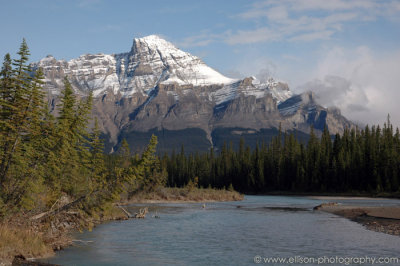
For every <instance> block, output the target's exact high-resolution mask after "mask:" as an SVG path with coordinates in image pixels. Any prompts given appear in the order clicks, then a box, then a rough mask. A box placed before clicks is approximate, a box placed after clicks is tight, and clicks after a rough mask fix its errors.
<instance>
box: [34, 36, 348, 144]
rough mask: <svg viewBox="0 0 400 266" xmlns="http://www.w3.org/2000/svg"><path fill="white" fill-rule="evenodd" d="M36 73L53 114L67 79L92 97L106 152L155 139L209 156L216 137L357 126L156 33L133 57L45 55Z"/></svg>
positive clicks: (138, 42)
mask: <svg viewBox="0 0 400 266" xmlns="http://www.w3.org/2000/svg"><path fill="white" fill-rule="evenodd" d="M33 67H34V68H38V67H41V68H43V70H44V74H45V77H46V79H45V82H46V84H45V87H46V88H47V89H48V95H49V100H50V102H51V103H52V106H53V108H55V106H56V102H57V100H58V95H60V91H61V89H62V87H63V85H62V80H63V79H64V77H66V76H67V77H68V78H69V80H70V81H71V83H72V85H73V88H74V90H75V92H76V94H77V95H80V96H82V97H84V96H85V95H87V94H88V93H89V92H90V91H92V92H93V94H94V97H95V98H94V110H93V114H94V115H95V116H96V117H98V119H99V121H100V122H101V127H102V130H103V132H104V136H105V137H106V139H107V141H108V145H107V151H112V150H113V149H114V150H115V148H117V147H118V143H119V142H120V141H121V139H122V138H127V139H128V140H129V141H130V143H131V144H132V146H133V147H134V148H135V149H141V148H142V146H143V145H144V143H145V141H144V140H145V139H146V138H148V137H149V136H150V134H152V133H154V134H157V135H158V136H159V139H160V141H161V143H160V146H161V147H164V150H171V149H172V148H174V149H178V148H179V146H180V144H179V143H186V144H187V145H189V146H191V147H192V150H198V149H201V150H205V149H206V147H210V146H211V145H214V144H215V143H214V142H215V140H216V139H220V138H219V135H218V134H220V133H218V132H223V134H224V136H229V135H231V136H232V138H236V137H237V136H240V135H243V136H246V138H247V139H250V137H249V134H250V135H251V134H253V135H254V134H256V135H257V136H260V137H259V138H261V139H262V138H263V137H262V135H263V134H261V135H260V132H267V131H268V130H269V129H271V130H272V129H274V128H275V129H276V128H278V127H279V126H281V127H282V129H284V130H300V131H302V132H308V130H309V127H310V125H313V126H314V127H315V128H316V129H319V130H321V129H323V127H324V126H325V125H327V126H328V127H329V130H330V131H331V132H332V133H337V132H341V131H343V129H344V128H345V127H351V126H352V123H350V122H349V121H347V120H346V119H345V118H344V117H342V116H341V115H340V113H338V112H337V111H331V110H328V109H326V108H323V107H322V106H320V105H318V104H317V103H316V102H315V99H314V97H313V95H312V94H310V93H305V94H303V95H293V93H292V92H291V91H290V90H289V88H288V85H287V84H285V83H283V82H278V81H275V80H274V79H272V78H271V79H269V80H268V81H267V82H260V81H258V80H257V79H255V78H253V77H249V78H245V79H243V80H234V79H230V78H228V77H225V76H223V75H222V74H220V73H218V72H217V71H215V70H214V69H212V68H210V67H208V66H207V65H206V64H205V63H204V62H203V61H202V60H201V59H199V58H198V57H196V56H193V55H191V54H189V53H186V52H183V51H181V50H179V49H178V48H176V47H175V46H174V45H173V44H171V43H169V42H167V41H165V40H163V39H161V38H159V37H158V36H155V35H151V36H147V37H144V38H139V39H134V41H133V45H132V48H131V50H130V51H129V52H127V53H120V54H112V55H106V54H96V55H90V54H86V55H82V56H80V57H79V58H77V59H72V60H70V61H65V60H56V59H55V58H54V57H52V56H47V57H46V58H44V59H42V60H40V61H39V62H38V63H35V64H33ZM266 130H267V131H266ZM249 132H250V133H249ZM251 132H253V133H251ZM268 132H269V131H268ZM271 132H272V131H271ZM221 134H222V133H221ZM267 135H268V136H269V135H270V133H267ZM140 139H143V141H140ZM193 139H196V143H199V144H198V145H197V144H196V143H193V141H192V140H193ZM226 140H228V141H229V137H227V138H226ZM142 142H143V143H142ZM218 143H219V142H218ZM216 145H219V144H216Z"/></svg>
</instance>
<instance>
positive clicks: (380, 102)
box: [302, 47, 400, 126]
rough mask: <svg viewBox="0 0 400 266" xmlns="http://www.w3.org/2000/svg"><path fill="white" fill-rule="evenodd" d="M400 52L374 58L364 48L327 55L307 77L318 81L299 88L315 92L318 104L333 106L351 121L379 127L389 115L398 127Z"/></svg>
mask: <svg viewBox="0 0 400 266" xmlns="http://www.w3.org/2000/svg"><path fill="white" fill-rule="evenodd" d="M398 69H400V50H398V51H396V52H394V53H391V54H386V55H385V56H382V55H381V56H377V55H374V54H373V53H372V52H371V51H370V50H369V49H368V48H367V47H358V48H357V49H355V50H346V49H343V48H340V47H337V48H334V49H331V50H330V51H328V52H327V53H326V56H324V57H323V58H322V59H321V60H320V62H319V63H318V65H317V66H316V68H315V70H314V71H313V72H311V73H310V77H316V78H317V79H316V80H314V81H312V82H309V83H307V84H305V85H304V86H302V88H303V90H307V89H311V90H313V91H315V92H316V94H317V96H318V97H319V101H320V102H321V104H324V105H325V106H330V105H334V106H337V107H339V108H340V109H341V110H342V113H343V114H344V115H345V116H346V117H348V118H349V119H352V120H354V121H361V122H363V123H370V124H371V123H373V124H377V123H380V124H381V123H382V122H383V121H384V120H385V118H386V115H387V114H388V113H389V114H390V115H391V117H392V120H393V122H394V123H395V124H396V125H397V126H400V114H399V112H398V109H399V105H398V100H399V99H400V89H399V84H400V75H399V74H398Z"/></svg>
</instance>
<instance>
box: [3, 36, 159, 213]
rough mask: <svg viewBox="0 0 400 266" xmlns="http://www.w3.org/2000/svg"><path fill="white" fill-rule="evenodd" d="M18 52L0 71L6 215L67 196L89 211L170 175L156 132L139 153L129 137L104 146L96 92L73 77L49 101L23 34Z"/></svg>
mask: <svg viewBox="0 0 400 266" xmlns="http://www.w3.org/2000/svg"><path fill="white" fill-rule="evenodd" d="M18 56H19V58H18V59H14V60H13V59H11V57H10V55H9V54H7V55H6V56H5V57H4V62H3V66H2V69H1V73H0V218H1V217H3V218H4V217H7V216H11V215H13V214H16V213H18V214H21V213H25V214H32V215H33V214H35V213H38V212H44V211H48V210H49V209H51V208H52V206H54V204H55V203H56V202H57V201H58V200H59V199H60V198H61V197H63V196H64V197H68V198H69V199H71V200H72V201H73V203H74V204H71V205H70V206H74V207H75V208H78V209H79V210H81V211H82V213H86V214H88V215H91V214H92V213H94V212H97V211H101V210H102V209H103V208H106V207H107V206H109V204H108V203H111V202H114V201H117V200H119V199H120V198H121V197H128V196H129V194H132V193H134V192H135V191H137V190H146V189H152V188H153V186H154V184H164V183H165V173H163V172H161V171H159V169H160V166H159V161H158V159H157V157H156V156H155V148H156V145H157V138H156V137H153V138H152V139H151V141H150V144H149V145H148V147H147V149H145V151H144V152H143V154H142V155H141V156H139V155H136V156H134V157H133V156H131V153H130V151H129V147H128V145H127V143H124V144H123V145H122V148H121V149H120V152H119V153H118V154H116V155H114V156H112V157H106V156H105V155H104V153H103V141H102V140H101V139H100V131H99V128H98V124H97V121H95V123H94V124H95V126H94V128H92V129H89V128H88V124H89V122H90V117H91V106H92V96H91V95H89V96H88V97H84V98H82V99H77V98H76V96H75V94H74V92H73V89H72V87H71V84H70V83H69V81H68V79H65V80H64V90H63V91H62V93H61V95H60V103H59V104H58V106H57V108H56V109H57V116H53V115H52V114H51V113H50V111H49V108H48V103H47V100H46V95H45V92H44V90H43V88H42V84H43V81H42V80H43V73H42V71H41V70H40V69H38V70H37V71H33V70H32V69H31V68H30V66H29V65H28V63H27V62H28V56H29V49H28V46H27V44H26V42H25V40H24V41H23V42H22V44H21V47H20V49H19V52H18Z"/></svg>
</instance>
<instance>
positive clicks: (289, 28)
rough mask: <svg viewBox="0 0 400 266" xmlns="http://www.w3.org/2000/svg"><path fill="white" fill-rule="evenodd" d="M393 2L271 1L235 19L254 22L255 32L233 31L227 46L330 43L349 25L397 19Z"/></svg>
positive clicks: (376, 0)
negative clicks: (327, 40) (283, 41)
mask: <svg viewBox="0 0 400 266" xmlns="http://www.w3.org/2000/svg"><path fill="white" fill-rule="evenodd" d="M398 12H399V4H398V2H396V1H390V2H389V1H386V2H384V1H379V0H355V1H344V0H329V1H326V0H282V1H276V0H270V1H264V2H257V3H255V4H254V5H253V7H252V8H250V9H249V10H246V11H244V12H243V13H241V14H239V15H238V16H237V17H238V18H240V19H243V20H247V21H253V22H254V23H255V25H256V29H251V28H250V29H245V30H244V29H242V30H237V31H232V32H231V34H230V35H229V36H228V38H227V39H226V42H227V43H228V44H247V43H259V42H269V41H276V40H286V41H303V42H310V41H314V40H326V39H330V38H331V37H332V36H333V35H334V34H335V33H337V32H339V31H342V30H343V28H344V27H345V26H346V23H348V22H350V21H371V20H375V19H377V18H378V17H385V18H387V17H392V18H395V17H396V15H397V17H398Z"/></svg>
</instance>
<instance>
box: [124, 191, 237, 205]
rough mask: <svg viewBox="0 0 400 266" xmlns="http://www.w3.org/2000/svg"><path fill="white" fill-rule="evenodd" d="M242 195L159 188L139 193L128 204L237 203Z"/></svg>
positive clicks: (227, 192)
mask: <svg viewBox="0 0 400 266" xmlns="http://www.w3.org/2000/svg"><path fill="white" fill-rule="evenodd" d="M238 200H243V195H242V194H240V193H238V192H236V191H230V190H224V189H221V190H220V189H212V188H196V187H195V188H188V187H185V188H167V187H160V188H157V189H156V190H155V191H153V192H140V193H138V194H136V195H135V196H133V197H132V198H131V199H130V200H129V201H128V202H129V203H132V202H138V203H152V202H210V201H238Z"/></svg>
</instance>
